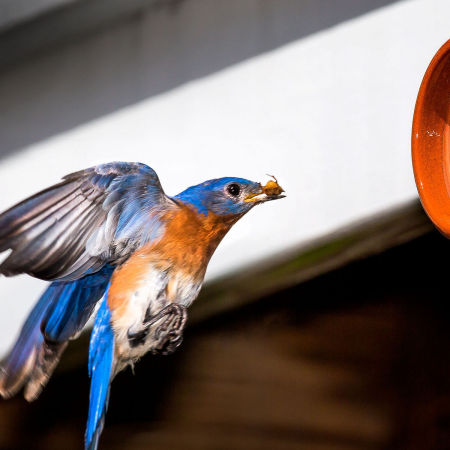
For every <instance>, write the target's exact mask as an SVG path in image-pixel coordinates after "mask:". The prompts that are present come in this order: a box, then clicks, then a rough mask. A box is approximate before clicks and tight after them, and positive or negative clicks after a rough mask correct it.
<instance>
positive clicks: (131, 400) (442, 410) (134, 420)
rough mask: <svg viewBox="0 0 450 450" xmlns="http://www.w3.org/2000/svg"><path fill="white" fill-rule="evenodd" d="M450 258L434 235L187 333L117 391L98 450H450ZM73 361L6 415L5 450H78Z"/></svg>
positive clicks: (79, 370)
mask: <svg viewBox="0 0 450 450" xmlns="http://www.w3.org/2000/svg"><path fill="white" fill-rule="evenodd" d="M449 254H450V243H449V242H448V241H447V240H446V239H444V238H443V237H442V236H440V235H439V234H438V233H437V232H432V233H428V234H426V235H425V236H423V237H420V238H418V239H415V240H414V241H412V242H409V243H408V244H404V245H402V246H399V247H397V248H394V249H391V250H389V251H386V252H385V253H383V254H381V255H378V256H374V257H371V258H368V259H365V260H361V261H357V262H355V263H352V264H350V265H348V266H347V267H345V268H343V269H340V270H336V271H334V272H331V273H329V274H327V275H324V276H321V277H318V278H316V279H315V280H313V281H310V282H307V283H304V284H301V285H298V286H296V287H294V288H290V289H288V290H285V291H282V292H278V293H277V294H276V295H273V296H270V297H268V298H264V299H261V300H260V301H258V302H255V303H253V304H252V305H249V306H247V307H245V308H241V309H238V310H235V311H232V312H230V313H227V314H225V315H222V316H220V317H216V318H212V319H209V320H207V321H204V322H200V323H198V324H196V325H195V326H191V327H190V328H188V330H187V333H186V336H185V341H184V343H183V345H182V347H181V348H180V349H179V351H178V352H177V353H176V354H174V355H173V356H170V357H152V356H147V357H145V358H144V359H143V360H142V361H141V362H140V363H138V364H137V366H136V370H135V374H134V375H133V374H132V372H131V371H130V370H128V371H126V372H125V373H122V374H120V375H119V376H118V377H117V379H116V380H115V381H114V383H113V387H112V396H111V402H110V406H109V412H108V415H107V420H106V427H105V430H104V432H103V436H102V439H101V445H100V448H102V449H123V448H133V449H149V448H151V449H153V450H157V449H168V448H169V449H180V450H181V449H194V448H195V449H224V450H225V449H246V450H248V449H255V450H256V449H308V450H310V449H317V450H319V449H320V450H325V449H327V450H328V449H349V450H350V449H417V450H419V449H420V450H424V449H448V448H450V434H449V432H450V428H449V421H450V380H449V373H450V370H449V369H450V367H449V366H450V364H449V350H450V330H449V327H448V321H449V320H448V312H447V302H448V287H447V281H448V279H449V277H448V264H447V255H449ZM75 351H82V352H84V353H86V358H85V359H86V360H87V341H86V339H84V343H83V344H82V345H81V346H80V345H78V346H77V345H76V344H72V347H71V348H69V350H68V351H67V352H66V355H65V357H64V358H63V364H62V367H61V368H60V369H58V370H57V373H56V376H55V377H54V378H53V379H52V380H51V381H50V383H49V385H48V387H47V388H46V390H45V391H44V392H43V394H42V396H41V398H40V399H38V400H37V401H36V402H34V403H32V404H27V403H26V402H25V401H24V400H23V399H21V398H16V399H13V400H9V401H0V426H1V430H0V447H1V448H3V449H24V448H27V449H61V448H64V449H67V450H69V449H79V448H81V445H82V440H83V432H84V426H85V419H86V412H87V407H88V390H89V385H88V376H87V368H86V367H85V366H84V367H71V366H70V361H71V359H73V358H71V357H73V356H74V355H73V353H71V352H75Z"/></svg>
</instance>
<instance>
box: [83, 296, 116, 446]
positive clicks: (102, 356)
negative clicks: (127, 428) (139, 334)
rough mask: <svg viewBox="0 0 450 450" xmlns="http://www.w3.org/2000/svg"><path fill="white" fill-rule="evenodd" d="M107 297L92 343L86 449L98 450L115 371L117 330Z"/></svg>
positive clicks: (97, 320) (101, 307) (102, 306)
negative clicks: (115, 329)
mask: <svg viewBox="0 0 450 450" xmlns="http://www.w3.org/2000/svg"><path fill="white" fill-rule="evenodd" d="M110 320H111V313H110V311H109V307H108V304H107V301H106V296H105V298H104V300H103V301H102V304H101V305H100V308H99V310H98V313H97V317H96V319H95V323H94V329H93V330H92V335H91V342H90V345H89V375H90V377H91V392H90V396H89V415H88V421H87V425H86V435H85V449H86V450H96V449H97V447H98V442H99V439H100V435H101V432H102V430H103V425H104V422H105V414H106V410H107V408H108V400H109V390H110V383H111V379H112V377H113V373H114V367H113V365H114V333H113V330H112V328H111V323H110Z"/></svg>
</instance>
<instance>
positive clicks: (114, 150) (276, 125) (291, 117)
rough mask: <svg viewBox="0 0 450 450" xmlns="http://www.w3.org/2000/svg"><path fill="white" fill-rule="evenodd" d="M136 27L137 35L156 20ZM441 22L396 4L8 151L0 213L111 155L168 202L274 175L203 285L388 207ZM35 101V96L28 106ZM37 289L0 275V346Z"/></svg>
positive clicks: (66, 65) (397, 199)
mask: <svg viewBox="0 0 450 450" xmlns="http://www.w3.org/2000/svg"><path fill="white" fill-rule="evenodd" d="M146 20H148V21H149V22H148V23H147V27H145V33H146V34H145V40H148V39H151V37H152V30H155V27H156V26H163V24H162V23H159V24H157V23H152V22H151V20H152V19H151V18H148V19H146ZM167 20H168V19H167ZM449 25H450V2H448V0H409V1H403V2H400V3H395V4H393V5H391V6H388V7H385V8H382V9H379V10H376V11H373V12H371V13H368V14H366V15H364V16H361V17H358V18H355V19H352V20H350V21H347V22H344V23H342V24H340V25H338V26H335V27H332V28H329V29H325V30H323V31H321V32H318V33H315V34H313V35H310V36H308V37H304V38H301V39H298V40H296V41H293V42H291V43H289V44H287V45H285V46H282V47H280V48H276V49H274V50H271V51H268V52H267V53H264V54H261V55H259V56H255V57H253V58H250V59H247V60H245V61H244V62H241V63H238V64H236V65H234V66H231V67H228V68H226V69H223V70H220V71H218V72H215V73H212V74H210V75H208V76H205V77H202V78H199V79H196V80H194V81H191V82H189V83H186V84H183V85H181V86H179V87H177V88H174V89H172V90H170V91H168V92H165V93H162V94H160V95H156V96H152V97H149V98H146V99H142V100H140V101H138V102H135V103H133V104H130V105H129V106H127V107H124V108H122V109H120V110H118V111H115V112H113V113H110V114H107V115H104V116H103V117H100V118H97V119H95V120H92V121H90V122H88V123H85V124H83V125H80V126H78V127H76V128H73V129H68V130H67V131H65V132H62V133H60V134H59V135H56V136H53V137H51V138H45V139H44V140H42V141H41V142H39V143H35V144H30V145H28V146H26V147H24V148H22V149H21V151H20V152H12V153H11V152H10V153H9V154H8V156H7V157H6V158H5V159H3V160H2V161H1V163H0V189H1V196H0V209H4V208H6V207H8V206H10V205H11V204H13V203H14V202H16V201H18V200H20V199H22V198H23V197H25V196H27V195H29V194H31V193H33V192H34V191H36V190H37V189H39V188H43V187H45V186H46V185H48V184H50V183H53V182H56V181H57V180H58V178H59V177H60V176H61V175H63V174H65V173H67V172H71V171H74V170H77V169H80V168H83V167H86V166H90V165H93V164H96V163H100V162H106V161H111V160H129V161H142V162H146V163H148V164H149V165H151V166H152V167H153V168H154V169H155V170H156V171H157V172H158V174H159V176H160V178H161V181H162V184H163V186H164V188H165V190H166V192H167V193H168V194H176V193H177V192H179V191H180V190H182V189H184V188H185V187H187V186H189V185H192V184H196V183H198V182H200V181H203V180H204V179H208V178H213V177H220V176H242V177H245V178H250V179H253V180H257V181H265V180H266V176H265V173H273V174H275V175H276V176H277V177H278V180H279V182H280V184H281V185H282V186H283V187H284V188H285V189H286V191H287V195H288V197H287V198H286V199H284V200H282V201H278V202H273V203H269V204H267V205H264V206H262V207H259V208H257V209H256V210H253V211H252V212H251V213H250V214H249V215H248V216H247V217H245V218H244V219H242V221H241V222H240V223H238V224H237V225H236V226H235V228H234V229H233V230H232V231H231V232H230V234H229V236H227V238H226V239H225V241H224V242H223V244H222V245H221V247H220V248H219V250H218V251H217V253H216V255H215V257H214V258H213V261H212V263H211V265H210V270H209V272H208V277H212V276H217V275H219V274H221V273H224V272H227V271H229V270H232V269H236V268H237V267H239V266H244V265H245V264H248V263H252V262H255V261H257V260H258V259H260V258H263V257H267V256H269V255H271V254H273V253H276V252H279V251H282V250H283V249H284V248H288V247H289V246H291V245H293V244H298V243H300V242H303V241H306V240H308V239H311V238H314V237H317V236H319V235H321V234H324V233H327V232H330V231H332V230H334V229H335V228H337V227H341V226H344V225H346V224H348V223H350V222H352V221H354V220H357V219H360V218H362V217H366V216H370V215H371V214H374V213H376V212H379V211H381V210H383V209H386V208H390V207H393V206H395V205H400V204H402V203H403V202H405V201H407V200H410V199H412V198H414V197H416V191H415V187H414V182H413V177H412V172H411V163H410V129H411V120H412V113H413V108H414V103H415V98H416V95H417V90H418V87H419V84H420V81H421V78H422V76H423V73H424V71H425V69H426V67H427V65H428V62H429V61H430V59H431V57H432V56H433V54H434V53H435V51H436V50H437V49H438V48H439V47H440V45H441V44H442V43H443V42H444V41H445V40H447V39H448V38H449V35H448V34H449V33H448V31H449V29H450V27H449ZM204 39H208V36H207V35H206V36H205V37H204ZM136 45H138V43H137V42H134V41H133V40H131V39H127V33H126V30H122V31H119V32H117V33H116V34H111V35H108V34H104V35H102V36H100V37H93V38H92V41H91V42H83V43H80V44H79V45H78V44H77V45H74V46H73V47H71V48H69V49H67V51H66V52H64V53H60V54H59V55H58V54H57V55H53V56H52V57H51V58H50V57H49V58H47V59H46V60H43V61H41V62H39V63H36V64H34V65H33V66H32V67H29V68H28V70H26V69H21V70H20V71H17V72H11V73H10V74H7V75H6V76H5V77H3V79H2V84H1V85H0V99H1V98H2V95H1V94H2V91H3V92H4V93H5V95H7V96H9V98H11V89H14V86H15V84H14V83H18V84H19V85H20V83H21V80H24V79H25V80H29V78H30V77H32V75H33V73H34V75H36V73H37V74H39V70H43V67H44V68H45V71H48V70H49V67H50V68H53V69H54V71H55V73H56V74H57V76H55V78H54V79H52V80H51V83H50V82H46V81H43V85H44V86H46V87H47V88H48V89H49V88H50V87H49V86H51V89H53V90H54V91H56V92H58V90H60V91H61V92H62V91H65V90H69V91H70V89H71V83H76V85H77V86H76V88H77V89H78V85H80V84H82V83H83V80H82V79H80V71H79V67H77V61H80V60H81V58H83V59H82V60H83V63H84V64H85V65H84V66H83V68H82V69H83V71H85V72H86V74H89V76H88V75H87V78H86V84H87V85H89V83H90V82H91V81H90V74H92V73H95V70H96V68H97V67H99V70H105V64H107V63H108V62H110V61H111V57H110V56H108V52H110V53H111V52H114V51H116V52H123V51H124V49H125V50H126V48H127V46H136ZM236 45H240V43H239V42H236ZM105 49H107V50H108V51H106V52H105ZM86 53H87V54H88V56H89V57H88V58H87V59H86ZM166 57H170V58H176V57H177V54H176V53H175V54H173V55H166ZM86 61H88V64H87V65H86ZM89 61H90V62H91V63H92V65H90V64H89ZM122 63H123V64H131V65H132V64H134V62H133V60H130V61H127V60H126V59H124V60H123V61H122ZM33 70H34V72H33ZM107 70H110V71H119V72H120V71H123V68H121V67H120V66H109V67H108V68H107ZM72 71H75V73H76V78H74V77H72V76H71V72H72ZM8 77H9V78H8ZM17 77H18V78H17ZM5 81H9V83H10V84H9V85H7V84H5ZM38 81H39V82H41V81H40V80H38ZM134 82H136V79H135V80H134ZM23 85H24V86H25V85H26V83H24V84H23ZM87 88H89V86H87ZM108 89H110V90H111V92H113V91H114V89H115V85H114V84H112V85H110V86H108ZM130 89H134V87H133V86H130ZM44 94H45V92H44V93H43V95H42V105H43V110H44V111H45V107H46V105H47V104H46V102H47V101H48V100H47V97H46V95H44ZM19 95H22V96H23V95H24V94H23V92H22V93H19ZM3 98H5V97H4V96H3ZM0 101H1V100H0ZM55 105H56V104H55ZM74 105H75V106H76V105H77V99H74ZM47 106H48V105H47ZM38 107H39V102H37V103H36V99H34V102H33V105H32V106H30V108H38ZM22 108H24V105H22ZM64 108H67V105H64ZM1 110H2V111H3V113H6V114H8V108H6V107H5V108H1ZM11 111H13V112H14V111H15V110H14V107H12V108H11ZM15 113H17V117H18V118H19V117H20V115H19V114H18V112H17V111H15ZM25 114H26V111H25ZM7 119H8V122H9V123H12V118H11V115H8V118H7ZM0 120H1V116H0ZM0 128H1V122H0ZM42 287H43V283H41V282H39V281H37V280H33V279H31V278H28V277H17V278H13V279H4V278H2V279H0V296H1V298H2V306H1V311H2V312H3V314H1V315H0V330H2V331H1V332H0V336H1V337H2V341H1V342H0V351H1V350H3V349H5V348H6V347H7V346H8V344H9V342H8V341H11V340H12V339H13V335H14V334H15V332H16V331H15V330H17V327H18V324H19V323H20V321H21V320H22V319H21V318H22V317H23V315H24V313H25V310H26V309H27V308H29V307H30V305H31V304H32V303H33V302H34V301H35V299H36V298H37V296H38V294H39V292H40V290H41V289H42Z"/></svg>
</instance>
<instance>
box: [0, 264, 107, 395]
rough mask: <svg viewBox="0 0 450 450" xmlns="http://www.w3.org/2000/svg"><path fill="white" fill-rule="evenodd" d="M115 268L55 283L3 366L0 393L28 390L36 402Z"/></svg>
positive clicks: (41, 299) (90, 312)
mask: <svg viewBox="0 0 450 450" xmlns="http://www.w3.org/2000/svg"><path fill="white" fill-rule="evenodd" d="M112 271H113V268H112V267H111V266H106V267H104V268H103V269H102V270H101V271H99V272H97V273H95V274H93V275H88V276H86V277H84V278H81V279H80V280H76V281H55V282H53V283H51V284H50V286H49V287H48V288H47V289H46V290H45V292H44V293H43V294H42V296H41V298H40V299H39V301H38V302H37V304H36V306H35V307H34V308H33V310H32V311H31V313H30V315H29V316H28V318H27V320H26V322H25V324H24V326H23V327H22V330H21V331H20V335H19V338H18V340H17V342H16V343H15V345H14V347H13V349H12V350H11V352H10V354H9V355H8V356H7V358H6V359H5V360H4V361H3V362H2V365H1V366H2V372H1V373H0V393H1V394H2V395H3V396H4V397H10V396H11V395H14V394H15V393H16V392H17V390H19V389H20V388H21V387H22V386H25V396H26V398H27V399H29V400H33V399H34V398H36V397H37V396H38V395H39V393H40V391H41V390H42V388H43V387H44V386H45V384H46V382H47V380H48V378H49V376H50V375H51V372H52V371H53V368H54V367H55V366H56V363H57V362H58V360H59V358H60V356H61V354H62V352H63V350H64V348H65V346H66V345H67V341H68V340H69V339H71V338H73V337H74V336H75V335H77V334H78V332H79V331H80V330H81V329H82V328H83V327H84V326H85V325H86V322H87V321H88V320H89V317H90V315H91V314H92V310H93V308H94V307H95V305H96V303H97V302H98V300H99V299H100V298H101V297H102V296H103V293H104V292H105V289H106V286H107V285H108V282H109V279H110V277H111V274H112Z"/></svg>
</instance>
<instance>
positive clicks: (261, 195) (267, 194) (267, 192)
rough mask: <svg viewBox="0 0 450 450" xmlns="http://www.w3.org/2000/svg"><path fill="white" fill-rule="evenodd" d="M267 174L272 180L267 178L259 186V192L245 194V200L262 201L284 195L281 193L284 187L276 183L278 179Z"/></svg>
mask: <svg viewBox="0 0 450 450" xmlns="http://www.w3.org/2000/svg"><path fill="white" fill-rule="evenodd" d="M268 176H269V177H272V178H273V180H269V181H268V182H267V183H266V184H265V185H264V186H261V191H260V192H256V193H253V194H250V195H247V197H246V198H245V201H246V202H254V203H262V202H268V201H270V200H277V199H279V198H284V197H286V196H285V195H282V193H283V192H284V189H283V188H282V187H281V186H280V185H279V184H278V180H277V179H276V178H275V177H274V176H273V175H268Z"/></svg>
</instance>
